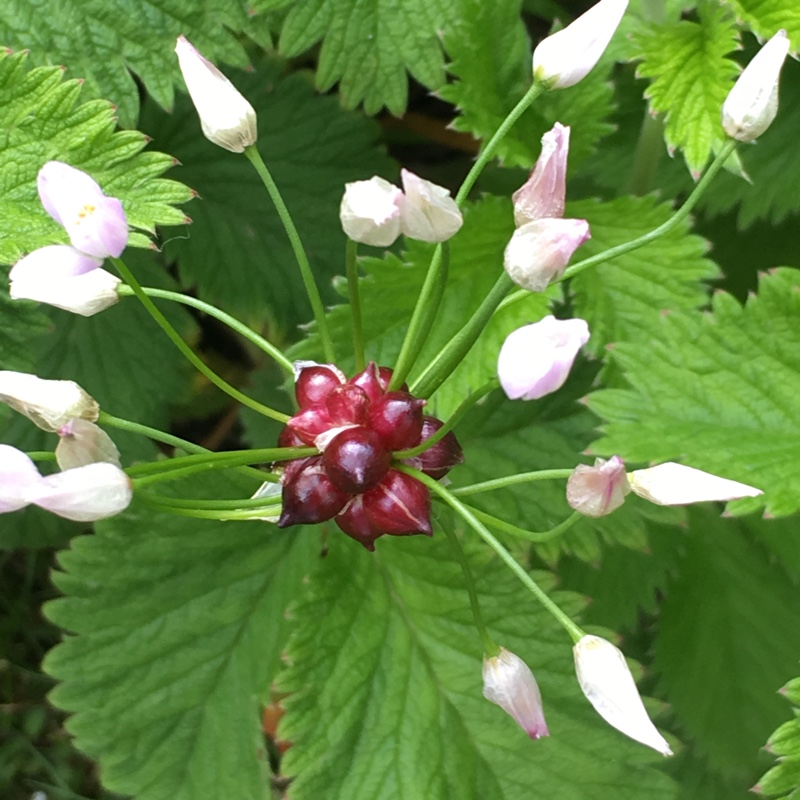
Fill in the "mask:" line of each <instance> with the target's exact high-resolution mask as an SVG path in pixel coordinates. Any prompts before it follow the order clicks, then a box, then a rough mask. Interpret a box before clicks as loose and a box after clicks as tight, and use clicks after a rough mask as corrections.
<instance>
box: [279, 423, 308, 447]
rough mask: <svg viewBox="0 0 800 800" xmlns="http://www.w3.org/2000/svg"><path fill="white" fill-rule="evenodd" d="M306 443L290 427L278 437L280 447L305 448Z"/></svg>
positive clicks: (284, 429)
mask: <svg viewBox="0 0 800 800" xmlns="http://www.w3.org/2000/svg"><path fill="white" fill-rule="evenodd" d="M305 446H306V443H305V442H304V441H303V440H302V439H301V438H300V437H299V436H298V435H297V434H296V433H295V432H294V431H293V430H292V429H291V428H290V427H289V426H288V425H286V426H284V428H283V430H282V431H281V432H280V434H279V436H278V447H305Z"/></svg>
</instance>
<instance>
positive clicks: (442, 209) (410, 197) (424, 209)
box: [400, 169, 464, 242]
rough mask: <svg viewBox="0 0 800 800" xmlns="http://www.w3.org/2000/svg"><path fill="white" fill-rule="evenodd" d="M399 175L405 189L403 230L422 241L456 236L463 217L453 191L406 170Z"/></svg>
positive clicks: (441, 239)
mask: <svg viewBox="0 0 800 800" xmlns="http://www.w3.org/2000/svg"><path fill="white" fill-rule="evenodd" d="M400 176H401V177H402V179H403V190H404V192H405V197H404V198H403V202H402V205H401V208H400V227H401V230H402V231H403V233H404V234H405V235H406V236H408V237H409V238H411V239H418V240H419V241H421V242H445V241H447V240H448V239H450V238H451V237H452V236H454V235H455V234H456V233H457V232H458V230H459V229H460V228H461V226H462V225H463V223H464V219H463V217H462V216H461V212H460V211H459V210H458V206H457V205H456V201H455V200H453V198H452V197H450V192H448V191H447V189H445V188H443V187H442V186H437V185H436V184H435V183H431V182H430V181H426V180H424V179H423V178H420V177H418V176H417V175H415V174H414V173H413V172H409V171H408V170H407V169H404V170H401V171H400Z"/></svg>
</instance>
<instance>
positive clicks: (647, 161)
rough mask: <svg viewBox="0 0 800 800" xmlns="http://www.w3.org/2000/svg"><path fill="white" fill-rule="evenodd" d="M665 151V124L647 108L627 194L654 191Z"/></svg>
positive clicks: (641, 193) (637, 195)
mask: <svg viewBox="0 0 800 800" xmlns="http://www.w3.org/2000/svg"><path fill="white" fill-rule="evenodd" d="M663 152H664V124H663V123H662V122H661V120H659V119H656V118H655V117H652V116H651V115H650V112H649V111H647V110H645V112H644V119H643V120H642V127H641V129H640V131H639V141H638V142H637V143H636V152H635V153H634V156H633V166H632V167H631V174H630V175H629V176H628V183H627V186H626V188H625V193H626V194H632V195H633V196H634V197H641V196H642V195H645V194H647V193H648V192H650V191H652V189H653V186H654V184H655V177H656V172H658V162H659V161H660V160H661V154H662V153H663Z"/></svg>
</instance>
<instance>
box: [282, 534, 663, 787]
mask: <svg viewBox="0 0 800 800" xmlns="http://www.w3.org/2000/svg"><path fill="white" fill-rule="evenodd" d="M464 539H465V545H467V550H468V556H469V561H470V564H471V567H472V569H473V571H474V572H475V574H476V579H477V582H478V591H479V594H480V602H481V608H482V609H483V613H484V615H485V617H486V620H487V623H488V626H489V628H490V629H491V631H492V635H493V636H494V637H495V638H496V639H497V641H498V642H499V643H501V644H502V645H504V646H506V647H508V648H509V649H510V650H511V651H512V652H515V653H517V654H518V655H519V656H520V657H521V658H523V659H524V660H525V661H526V662H527V663H528V664H529V665H530V666H531V668H532V669H533V670H534V672H535V673H536V676H537V680H538V682H539V686H540V688H541V690H542V695H543V699H544V707H545V712H546V714H547V721H548V725H549V728H550V737H549V738H545V739H540V740H538V741H535V742H532V741H531V740H530V739H529V738H528V737H527V736H526V735H525V734H524V733H523V732H522V731H521V730H520V729H519V728H518V727H517V726H516V725H515V723H514V722H513V721H512V720H511V719H510V717H508V716H507V715H505V714H504V713H503V712H502V711H501V710H500V709H499V708H497V707H496V706H494V705H492V704H490V703H489V702H487V701H486V700H484V699H483V698H482V696H481V657H482V650H481V644H480V639H479V637H478V635H477V633H476V631H475V629H474V627H473V625H472V622H471V617H470V611H469V602H468V599H467V595H466V592H465V590H464V584H463V578H462V575H461V572H460V570H459V566H458V563H457V561H456V560H455V559H454V557H453V554H452V552H451V551H450V549H449V547H448V543H447V541H446V540H445V537H444V535H443V534H442V532H441V531H440V532H438V533H437V534H436V535H435V537H434V538H433V540H427V539H422V538H421V537H413V538H410V539H406V540H401V539H398V538H389V537H385V538H384V539H382V540H380V541H379V542H378V544H377V549H376V553H375V554H370V553H367V552H366V551H365V550H364V549H363V548H361V547H360V546H359V545H358V544H356V543H355V542H350V541H346V540H345V539H344V537H341V536H338V537H332V538H331V540H330V552H329V554H328V557H327V558H326V559H325V560H324V561H323V562H321V565H320V569H319V570H318V571H317V572H316V573H315V574H314V575H313V576H312V580H311V585H310V591H309V594H308V596H307V598H305V599H304V600H303V601H302V602H301V603H299V604H298V606H297V607H296V608H295V610H294V614H293V618H294V620H295V622H296V629H295V633H294V635H293V637H292V639H291V640H290V643H289V647H288V650H287V659H286V664H287V666H286V668H285V670H284V671H283V672H282V673H281V674H280V675H279V678H278V688H279V689H280V690H281V691H284V692H287V693H288V697H287V698H286V699H285V700H284V704H285V706H286V709H287V713H286V716H285V717H284V719H283V721H282V724H281V727H280V729H279V733H280V735H281V737H282V738H284V739H289V740H291V741H292V742H293V746H292V748H291V750H289V751H288V752H287V754H286V756H285V758H284V761H283V763H282V765H281V769H282V772H283V773H285V775H287V776H290V777H294V780H293V782H292V783H291V785H290V787H289V790H288V797H289V798H291V800H304V799H305V798H315V799H316V798H320V797H325V798H326V800H340V798H341V799H342V800H343V799H344V798H347V800H375V798H378V797H379V798H381V800H405V799H406V798H425V799H426V800H450V798H459V800H471V799H472V798H474V799H475V800H479V799H480V800H485V799H486V798H492V800H517V798H519V800H523V798H524V799H525V800H528V798H531V797H547V798H549V799H550V800H561V798H564V799H565V800H566V798H569V800H594V799H595V798H597V800H601V799H602V800H605V799H606V798H608V797H609V796H613V797H616V798H620V800H622V799H623V798H630V800H634V798H635V799H636V800H639V798H642V797H647V798H651V799H652V800H656V798H658V800H662V798H672V797H674V786H673V784H672V783H671V781H670V780H669V779H668V778H667V777H666V776H665V775H664V774H663V773H662V772H661V769H660V764H661V763H662V760H661V759H659V758H658V757H657V756H656V757H655V760H654V756H653V754H652V751H651V752H648V751H647V750H646V749H645V748H643V747H641V746H638V745H636V744H634V743H632V742H631V741H630V740H626V739H625V738H624V737H622V735H621V734H619V733H617V732H616V731H614V730H612V729H610V728H609V727H608V726H606V725H605V723H604V722H603V721H602V720H601V719H600V718H599V717H598V716H597V715H596V714H595V713H594V711H593V710H592V709H591V708H590V706H589V704H588V703H587V702H586V701H585V699H584V698H583V697H582V696H581V693H580V689H579V688H578V685H577V682H576V680H575V677H574V674H573V665H572V653H571V643H570V641H569V638H568V637H567V636H566V634H565V633H564V631H563V630H562V629H561V628H559V627H558V625H557V623H555V622H554V621H553V619H552V617H550V616H549V614H547V612H545V611H543V609H542V608H541V607H540V606H539V605H538V604H536V603H535V601H533V599H532V598H531V596H530V595H529V594H528V593H527V590H525V589H523V588H521V585H520V584H519V583H518V582H517V581H516V579H515V578H513V577H512V576H511V575H510V574H509V573H508V572H507V570H506V568H505V567H504V566H503V565H502V564H501V562H499V560H498V559H497V558H494V557H492V556H491V555H490V553H489V552H487V551H486V550H485V549H484V548H483V547H477V546H474V545H472V543H471V541H470V540H471V539H472V534H465V536H464ZM537 578H538V579H539V580H540V582H541V584H542V585H543V586H544V587H546V588H547V589H548V590H551V589H552V578H551V577H550V576H549V575H548V574H547V573H541V574H538V575H537ZM553 599H554V600H555V601H556V602H558V603H560V604H561V606H562V607H563V608H564V609H565V610H567V612H568V613H570V614H573V615H574V614H576V613H577V612H578V610H579V607H580V600H579V599H578V598H577V596H575V595H571V594H568V593H564V592H556V593H554V594H553Z"/></svg>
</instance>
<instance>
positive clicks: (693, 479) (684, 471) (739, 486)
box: [628, 461, 763, 506]
mask: <svg viewBox="0 0 800 800" xmlns="http://www.w3.org/2000/svg"><path fill="white" fill-rule="evenodd" d="M628 481H629V483H630V486H631V489H633V491H634V492H635V493H636V494H638V495H639V497H643V498H644V499H645V500H649V501H650V502H651V503H656V504H657V505H660V506H685V505H688V504H689V503H703V502H706V501H712V500H718V501H726V500H738V499H739V498H741V497H758V495H760V494H763V492H762V491H761V490H760V489H756V488H755V487H754V486H748V485H747V484H745V483H738V482H737V481H730V480H728V479H727V478H719V477H717V476H716V475H712V474H711V473H709V472H703V471H702V470H699V469H694V468H693V467H686V466H684V465H683V464H676V463H674V462H671V461H669V462H667V463H666V464H659V465H658V466H657V467H649V468H648V469H637V470H634V471H633V472H631V473H630V474H629V475H628Z"/></svg>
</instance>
